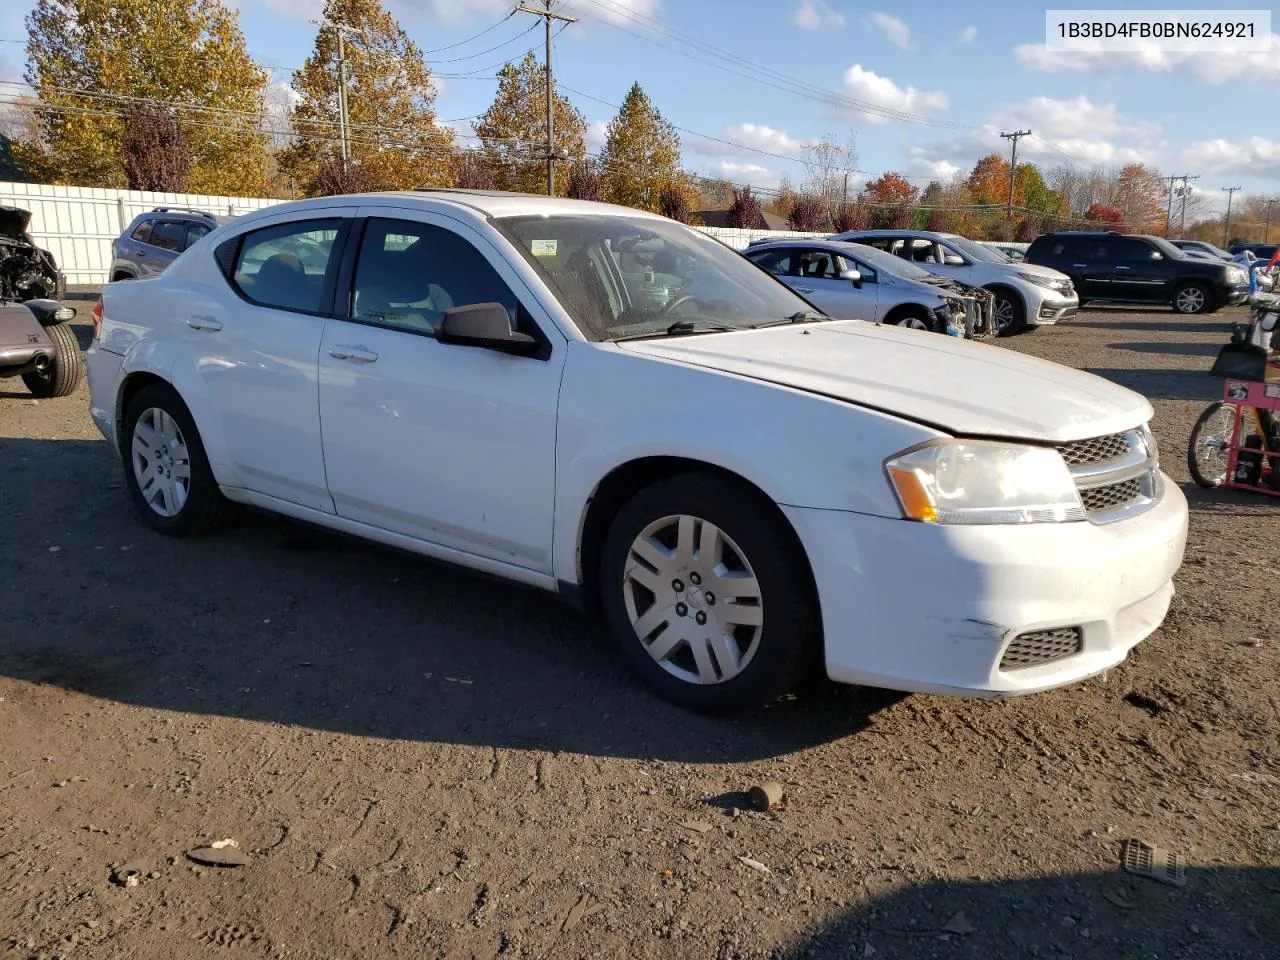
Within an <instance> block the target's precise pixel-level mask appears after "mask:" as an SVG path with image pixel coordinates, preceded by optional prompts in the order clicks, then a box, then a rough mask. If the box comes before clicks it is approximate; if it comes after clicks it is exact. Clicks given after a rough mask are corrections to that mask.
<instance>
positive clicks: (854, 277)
mask: <svg viewBox="0 0 1280 960" xmlns="http://www.w3.org/2000/svg"><path fill="white" fill-rule="evenodd" d="M840 279H841V280H849V281H851V282H852V283H853V285H854V286H855V287H857V288H859V289H860V288H861V287H862V274H861V273H859V272H858V271H857V270H841V271H840Z"/></svg>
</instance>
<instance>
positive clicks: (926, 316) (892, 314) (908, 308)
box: [883, 302, 933, 324]
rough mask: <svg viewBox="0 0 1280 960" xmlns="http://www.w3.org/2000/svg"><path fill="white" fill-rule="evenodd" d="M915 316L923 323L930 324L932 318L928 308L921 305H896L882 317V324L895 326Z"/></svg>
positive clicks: (909, 303)
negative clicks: (906, 318)
mask: <svg viewBox="0 0 1280 960" xmlns="http://www.w3.org/2000/svg"><path fill="white" fill-rule="evenodd" d="M911 316H916V317H919V318H920V319H921V320H923V321H924V322H925V323H932V321H933V317H932V315H931V314H930V312H929V308H928V307H926V306H925V305H924V304H923V303H913V302H908V303H898V304H895V305H894V306H893V307H891V308H890V309H889V311H888V312H887V313H886V314H885V315H884V321H883V322H884V323H887V324H896V323H897V322H898V321H900V320H902V319H904V318H905V317H911Z"/></svg>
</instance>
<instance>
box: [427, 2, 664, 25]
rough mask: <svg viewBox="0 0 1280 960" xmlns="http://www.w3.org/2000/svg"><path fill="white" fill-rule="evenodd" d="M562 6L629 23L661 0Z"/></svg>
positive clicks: (649, 12) (576, 12)
mask: <svg viewBox="0 0 1280 960" xmlns="http://www.w3.org/2000/svg"><path fill="white" fill-rule="evenodd" d="M433 2H435V3H442V2H450V3H454V4H456V5H458V6H461V7H464V8H465V7H468V6H471V5H472V4H474V2H475V0H433ZM502 6H504V7H510V6H511V4H510V3H504V4H502ZM564 7H565V8H567V10H568V12H569V13H572V14H574V15H575V16H584V17H588V18H590V19H593V20H606V21H608V22H609V23H619V24H631V23H632V21H631V20H630V19H629V18H630V17H652V16H653V15H654V14H655V13H657V12H658V11H659V10H660V9H661V8H662V0H606V2H604V3H591V2H587V3H584V2H583V0H566V2H565V3H564ZM632 25H633V26H634V24H632Z"/></svg>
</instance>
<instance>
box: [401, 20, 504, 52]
mask: <svg viewBox="0 0 1280 960" xmlns="http://www.w3.org/2000/svg"><path fill="white" fill-rule="evenodd" d="M515 15H516V12H515V11H514V10H512V11H510V12H509V13H508V14H507V15H506V16H505V17H503V18H502V19H501V20H499V21H498V22H497V23H495V24H492V25H491V26H488V27H485V28H484V29H483V30H481V31H480V32H479V33H477V34H475V35H473V36H470V37H467V39H465V40H459V41H458V42H457V43H449V44H445V45H444V46H443V47H434V48H432V49H431V50H423V51H422V55H423V56H424V57H425V56H426V55H427V54H428V53H444V51H446V50H452V49H454V48H455V47H462V46H465V45H466V44H468V43H471V41H473V40H479V39H480V38H481V37H483V36H484V35H485V34H486V33H491V32H492V31H494V30H497V29H498V28H499V27H500V26H502V25H503V24H504V23H506V22H507V21H508V20H510V19H511V18H512V17H514V16H515Z"/></svg>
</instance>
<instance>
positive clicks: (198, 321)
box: [187, 317, 222, 330]
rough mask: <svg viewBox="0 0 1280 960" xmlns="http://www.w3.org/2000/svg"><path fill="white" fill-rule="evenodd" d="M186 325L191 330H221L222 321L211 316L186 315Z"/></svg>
mask: <svg viewBox="0 0 1280 960" xmlns="http://www.w3.org/2000/svg"><path fill="white" fill-rule="evenodd" d="M187 326H188V327H190V328H191V329H192V330H221V329H222V322H221V321H219V320H215V319H213V317H187Z"/></svg>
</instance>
